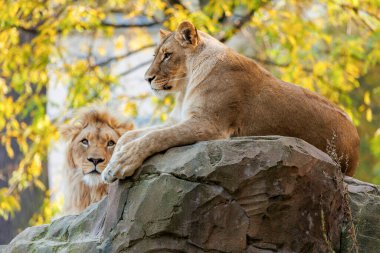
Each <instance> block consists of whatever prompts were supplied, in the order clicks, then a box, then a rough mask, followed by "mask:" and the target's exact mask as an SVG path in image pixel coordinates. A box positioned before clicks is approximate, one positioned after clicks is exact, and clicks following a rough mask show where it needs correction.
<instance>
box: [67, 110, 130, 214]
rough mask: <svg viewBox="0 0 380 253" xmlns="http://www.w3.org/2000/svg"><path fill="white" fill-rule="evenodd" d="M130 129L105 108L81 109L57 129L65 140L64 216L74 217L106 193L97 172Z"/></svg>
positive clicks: (126, 123)
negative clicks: (73, 215) (71, 215)
mask: <svg viewBox="0 0 380 253" xmlns="http://www.w3.org/2000/svg"><path fill="white" fill-rule="evenodd" d="M131 128H132V124H131V123H129V122H128V121H126V120H124V119H123V118H122V117H121V116H120V115H114V114H112V113H111V112H109V111H107V110H106V109H105V108H95V107H93V108H84V109H82V110H80V111H78V113H77V114H76V116H74V117H73V119H71V121H70V123H68V124H66V125H64V126H63V127H62V128H61V134H62V137H63V138H64V139H65V140H66V141H67V148H66V163H65V167H64V181H63V183H64V191H65V192H64V208H63V209H64V213H65V214H76V213H79V212H80V211H82V210H83V209H85V208H86V207H87V206H88V205H90V204H91V203H94V202H97V201H99V200H100V199H101V198H102V197H103V196H104V195H106V194H107V185H106V184H105V183H104V182H102V180H101V177H100V173H101V172H102V171H103V170H104V168H105V167H106V166H107V164H108V162H109V160H110V158H111V155H112V153H113V151H114V149H115V146H116V143H117V141H118V139H119V137H120V136H121V135H122V134H123V133H125V132H126V131H128V130H130V129H131Z"/></svg>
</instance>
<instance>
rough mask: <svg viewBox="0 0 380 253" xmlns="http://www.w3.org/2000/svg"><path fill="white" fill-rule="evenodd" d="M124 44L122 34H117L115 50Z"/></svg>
mask: <svg viewBox="0 0 380 253" xmlns="http://www.w3.org/2000/svg"><path fill="white" fill-rule="evenodd" d="M124 45H125V39H124V36H122V35H119V36H118V37H117V38H116V40H115V48H116V49H117V50H120V49H123V48H124Z"/></svg>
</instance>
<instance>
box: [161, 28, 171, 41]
mask: <svg viewBox="0 0 380 253" xmlns="http://www.w3.org/2000/svg"><path fill="white" fill-rule="evenodd" d="M169 34H170V32H169V31H166V30H164V29H160V38H161V40H162V39H164V38H166V36H168V35H169Z"/></svg>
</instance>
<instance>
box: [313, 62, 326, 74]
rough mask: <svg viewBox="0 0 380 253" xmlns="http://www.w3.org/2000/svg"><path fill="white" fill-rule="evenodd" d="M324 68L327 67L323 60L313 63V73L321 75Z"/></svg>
mask: <svg viewBox="0 0 380 253" xmlns="http://www.w3.org/2000/svg"><path fill="white" fill-rule="evenodd" d="M326 69H327V64H325V63H323V62H318V63H317V64H315V65H314V69H313V72H314V74H315V75H317V76H321V75H323V74H324V73H325V71H326Z"/></svg>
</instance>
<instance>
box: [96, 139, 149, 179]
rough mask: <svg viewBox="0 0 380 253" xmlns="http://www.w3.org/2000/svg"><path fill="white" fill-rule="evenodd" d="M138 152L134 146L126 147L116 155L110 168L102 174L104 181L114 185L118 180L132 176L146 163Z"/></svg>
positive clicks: (109, 165)
mask: <svg viewBox="0 0 380 253" xmlns="http://www.w3.org/2000/svg"><path fill="white" fill-rule="evenodd" d="M136 151H137V150H136V148H135V146H134V145H126V146H125V147H123V148H120V150H118V152H116V153H114V155H113V156H112V158H111V161H110V162H109V164H108V166H107V167H106V168H105V169H104V171H103V172H102V179H103V181H104V182H106V183H112V182H114V181H115V180H116V179H124V178H126V177H129V176H132V175H133V173H134V172H135V170H136V169H138V168H139V167H140V166H141V164H142V162H143V161H144V158H143V157H141V155H139V154H138V153H137V152H136Z"/></svg>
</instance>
